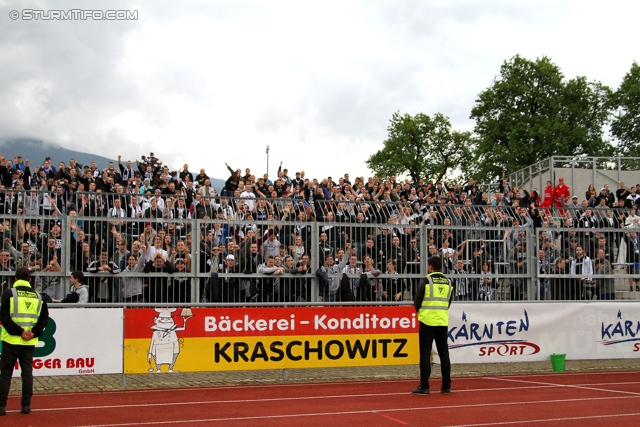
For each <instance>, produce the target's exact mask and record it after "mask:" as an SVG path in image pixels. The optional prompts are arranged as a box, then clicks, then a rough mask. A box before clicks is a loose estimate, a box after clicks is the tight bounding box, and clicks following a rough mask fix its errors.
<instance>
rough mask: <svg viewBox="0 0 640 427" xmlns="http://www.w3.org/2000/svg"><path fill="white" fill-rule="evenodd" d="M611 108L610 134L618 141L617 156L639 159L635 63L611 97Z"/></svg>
mask: <svg viewBox="0 0 640 427" xmlns="http://www.w3.org/2000/svg"><path fill="white" fill-rule="evenodd" d="M611 107H612V109H613V110H614V118H613V121H612V122H611V134H612V135H613V136H614V137H615V138H616V139H617V140H618V146H617V150H618V154H619V155H622V156H632V157H640V66H638V63H637V62H634V63H633V65H632V66H631V70H630V71H629V72H628V73H627V75H625V76H624V79H623V80H622V84H621V85H620V87H619V88H618V90H616V91H615V92H614V93H613V94H612V95H611Z"/></svg>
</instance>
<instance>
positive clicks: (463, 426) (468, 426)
mask: <svg viewBox="0 0 640 427" xmlns="http://www.w3.org/2000/svg"><path fill="white" fill-rule="evenodd" d="M638 415H640V412H634V413H630V414H611V415H592V416H589V417H562V418H538V419H535V420H518V421H501V422H495V423H478V424H458V425H450V426H446V427H480V426H505V425H513V424H518V425H520V424H530V423H536V424H538V423H557V422H558V421H578V420H593V419H602V418H619V417H637V416H638Z"/></svg>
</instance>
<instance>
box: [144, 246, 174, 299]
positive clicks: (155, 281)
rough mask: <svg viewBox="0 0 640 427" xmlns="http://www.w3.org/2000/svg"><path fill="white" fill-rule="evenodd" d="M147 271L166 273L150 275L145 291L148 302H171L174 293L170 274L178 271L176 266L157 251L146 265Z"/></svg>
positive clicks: (145, 270)
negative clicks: (157, 275)
mask: <svg viewBox="0 0 640 427" xmlns="http://www.w3.org/2000/svg"><path fill="white" fill-rule="evenodd" d="M144 272H145V273H165V274H164V275H163V276H159V277H149V278H148V286H147V290H146V293H145V300H146V301H147V302H171V301H170V295H173V291H172V282H169V277H168V276H167V275H168V274H173V273H175V272H176V267H175V266H174V265H173V264H171V263H170V262H169V261H168V260H166V259H165V258H164V255H163V254H162V253H160V252H156V253H155V254H154V255H153V256H152V257H151V259H150V260H149V262H147V263H146V264H145V266H144Z"/></svg>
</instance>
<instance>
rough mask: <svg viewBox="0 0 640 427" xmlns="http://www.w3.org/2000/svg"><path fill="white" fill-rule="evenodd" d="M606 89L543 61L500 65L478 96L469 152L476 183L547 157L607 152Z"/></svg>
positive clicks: (516, 60) (515, 60)
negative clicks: (472, 150)
mask: <svg viewBox="0 0 640 427" xmlns="http://www.w3.org/2000/svg"><path fill="white" fill-rule="evenodd" d="M610 93H611V91H610V89H609V88H608V87H607V86H604V85H602V84H601V83H599V82H589V81H587V80H586V78H584V77H577V78H575V79H571V80H569V81H565V80H564V75H563V74H562V72H561V71H560V69H559V67H558V66H557V65H555V64H553V63H552V62H551V61H550V60H549V58H547V57H543V58H541V59H537V60H536V61H530V60H528V59H525V58H522V57H520V56H518V55H516V56H514V57H513V58H511V60H509V61H505V62H504V63H503V65H502V67H501V68H500V75H499V76H498V77H496V79H495V80H494V82H493V84H492V85H491V86H490V87H489V88H488V89H486V90H485V91H483V92H481V93H480V94H479V95H478V99H477V100H476V104H475V106H474V108H473V109H472V111H471V118H472V119H474V120H475V121H476V126H475V133H476V135H477V138H478V145H477V149H476V151H475V157H477V162H478V168H479V173H478V175H477V178H478V179H479V180H480V181H483V180H485V182H486V181H489V180H490V181H494V180H496V179H498V178H499V177H500V176H501V175H502V173H503V172H504V171H508V172H513V171H516V170H518V169H520V168H522V167H524V166H527V165H530V164H533V163H535V162H538V161H540V160H543V159H545V158H547V157H551V156H572V155H597V156H606V155H611V154H613V147H612V146H611V144H610V143H609V142H608V141H606V140H605V139H604V138H603V126H604V125H605V124H606V123H607V121H608V118H609V111H608V108H607V100H608V98H609V96H610Z"/></svg>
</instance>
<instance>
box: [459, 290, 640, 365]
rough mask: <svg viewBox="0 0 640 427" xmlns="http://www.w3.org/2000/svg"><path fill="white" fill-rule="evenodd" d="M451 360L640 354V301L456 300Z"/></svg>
mask: <svg viewBox="0 0 640 427" xmlns="http://www.w3.org/2000/svg"><path fill="white" fill-rule="evenodd" d="M449 353H450V355H451V360H452V362H453V363H485V362H486V363H500V362H527V361H547V360H549V356H550V355H551V354H554V353H555V354H566V355H567V360H584V359H628V358H636V357H640V303H638V302H631V301H629V302H626V301H620V302H610V303H609V302H597V303H595V302H594V303H583V304H580V303H577V304H576V303H521V304H511V303H509V304H505V303H502V304H499V303H475V304H471V303H454V304H453V305H452V306H451V309H450V318H449Z"/></svg>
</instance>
